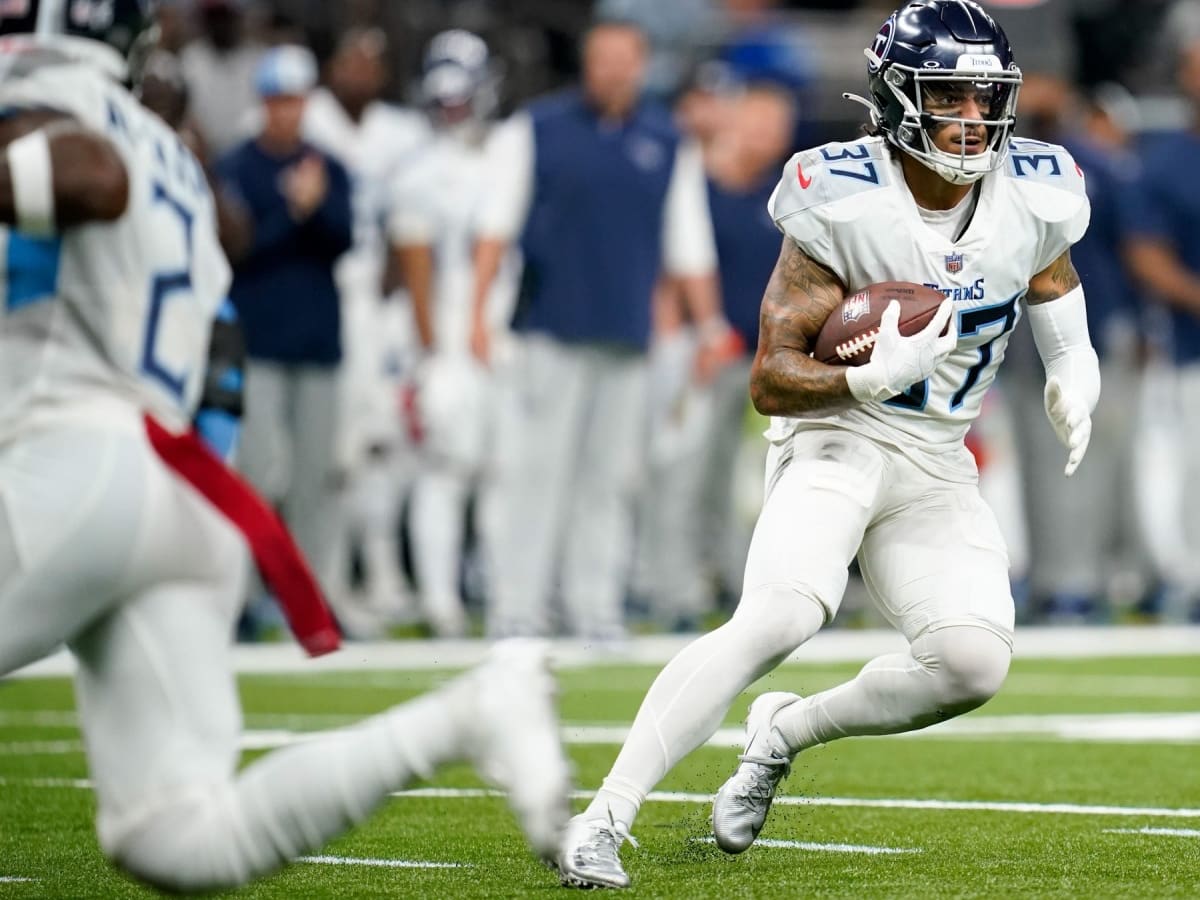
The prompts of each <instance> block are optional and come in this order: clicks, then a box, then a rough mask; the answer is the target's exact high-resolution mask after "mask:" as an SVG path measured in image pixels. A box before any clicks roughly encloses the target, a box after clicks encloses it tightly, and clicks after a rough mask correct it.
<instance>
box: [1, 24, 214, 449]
mask: <svg viewBox="0 0 1200 900" xmlns="http://www.w3.org/2000/svg"><path fill="white" fill-rule="evenodd" d="M0 108H2V109H5V110H19V109H26V108H28V109H54V110H60V111H62V112H64V113H66V114H69V115H71V116H73V117H75V118H76V119H77V120H78V121H79V122H81V123H82V124H84V125H86V126H88V127H90V128H92V129H95V130H96V131H98V132H101V133H102V134H104V135H105V136H106V137H108V138H109V140H111V141H112V143H113V145H114V146H115V147H116V149H117V151H118V153H119V154H120V155H121V157H122V159H123V160H124V162H125V167H126V171H127V173H128V179H129V200H128V207H127V208H126V210H125V213H124V214H123V215H122V216H121V217H120V218H118V219H117V220H115V221H113V222H95V223H89V224H86V225H82V226H78V227H74V228H69V229H66V230H64V231H62V232H61V233H60V234H58V235H57V236H55V237H53V238H48V239H43V238H36V237H31V236H28V235H25V234H22V233H20V232H18V231H16V230H15V229H12V228H8V227H3V226H0V265H2V266H3V276H4V277H3V279H0V283H2V284H3V287H2V288H0V291H2V292H3V296H2V297H0V442H3V441H5V440H8V439H11V438H12V437H13V436H14V435H15V434H17V433H18V432H20V431H21V430H22V429H24V428H27V427H30V426H32V425H34V424H35V423H36V422H37V421H38V420H39V418H44V417H45V416H47V415H56V414H62V413H63V412H65V411H71V412H72V413H79V414H87V413H88V411H89V410H95V411H97V412H99V409H100V408H111V400H112V399H113V398H114V397H116V398H119V400H120V401H121V402H122V403H124V404H125V405H126V406H127V407H130V408H133V409H141V410H145V411H148V412H150V413H152V414H153V415H155V416H156V417H157V418H159V419H160V420H161V421H162V423H163V424H164V425H167V426H168V427H173V428H180V427H183V426H184V425H186V424H187V422H188V421H189V420H190V418H191V414H192V412H193V410H194V407H195V405H196V403H197V401H198V399H199V395H200V392H201V389H202V386H203V382H204V374H205V368H206V366H207V361H208V344H209V339H210V336H211V328H212V322H213V319H214V317H215V316H216V314H217V312H218V310H219V308H220V306H221V304H222V303H223V301H224V299H225V297H226V294H227V291H228V287H229V279H230V271H229V265H228V263H227V262H226V260H225V255H224V254H223V252H222V251H221V247H220V244H219V242H218V240H217V230H216V218H215V213H214V208H213V199H212V194H211V193H210V191H209V187H208V182H207V180H206V178H205V175H204V172H203V170H202V169H201V167H200V164H199V163H198V162H197V161H196V159H195V158H194V157H193V156H192V154H191V152H190V151H189V150H188V149H187V147H185V146H184V144H183V142H182V141H181V140H180V139H179V137H178V136H177V135H176V134H175V133H174V132H173V131H172V130H171V129H170V128H168V127H167V126H166V125H165V124H164V123H163V122H162V120H160V119H159V118H158V117H157V116H155V115H154V114H152V113H150V112H148V111H147V110H146V109H144V108H143V107H142V106H141V104H139V103H138V102H137V100H136V99H134V97H133V96H132V95H131V94H130V93H129V92H128V91H126V90H125V89H124V88H123V87H121V86H120V85H118V84H116V83H114V82H113V81H111V80H109V79H108V78H107V77H105V76H104V75H102V74H101V73H100V72H98V71H97V70H96V69H95V68H93V67H91V66H87V65H83V64H80V63H78V62H73V61H71V60H69V59H67V58H66V57H64V56H61V55H59V54H58V53H57V52H54V51H51V50H49V49H45V48H43V49H36V50H26V51H25V52H21V51H20V50H17V49H16V48H15V47H10V48H9V50H8V52H5V53H4V54H2V55H0Z"/></svg>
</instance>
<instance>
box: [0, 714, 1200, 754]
mask: <svg viewBox="0 0 1200 900" xmlns="http://www.w3.org/2000/svg"><path fill="white" fill-rule="evenodd" d="M48 719H54V716H52V715H51V714H50V713H49V712H40V711H37V710H30V711H26V712H24V713H17V712H13V713H11V714H9V715H8V716H7V717H3V716H0V728H4V727H23V726H31V725H34V723H36V722H38V721H42V720H48ZM247 720H248V721H249V722H251V723H259V722H261V723H262V724H268V723H279V725H281V726H283V725H287V726H290V727H276V728H251V729H248V730H247V731H244V732H243V733H242V735H241V737H240V744H239V746H240V747H241V749H243V750H270V749H273V748H275V747H284V746H288V745H290V744H296V743H300V742H302V741H307V740H311V739H312V738H314V737H318V736H319V735H320V734H321V731H317V730H306V729H317V728H329V727H331V726H336V725H341V724H349V723H350V722H352V721H354V718H353V717H346V718H342V717H337V716H329V715H312V716H306V715H285V716H270V715H264V716H248V717H247ZM55 721H57V720H55ZM64 721H65V720H64ZM628 734H629V726H628V725H607V724H583V723H576V724H572V723H565V724H564V725H563V729H562V735H563V740H564V741H566V742H567V743H568V744H585V745H608V746H612V745H618V744H621V743H623V742H624V741H625V738H626V736H627V735H628ZM894 737H897V738H901V739H904V740H922V739H938V738H945V739H963V738H970V739H985V738H987V739H997V738H1012V739H1022V738H1025V739H1028V738H1033V739H1048V740H1063V741H1090V742H1111V743H1131V744H1148V743H1193V742H1196V741H1200V712H1194V713H1095V714H1082V715H1074V714H1048V715H1014V716H981V715H970V716H963V717H962V718H958V719H951V720H950V721H948V722H942V723H940V724H938V725H934V726H933V727H931V728H926V729H924V730H922V731H914V732H909V733H908V734H903V735H895V736H894ZM744 740H745V732H744V730H743V729H742V728H740V727H730V728H722V729H720V730H718V731H717V732H716V734H714V735H713V736H712V737H711V738H710V739H709V740H708V742H707V746H709V747H721V748H740V747H741V746H742V743H743V741H744ZM81 752H83V745H82V743H81V742H79V741H78V740H75V739H63V740H35V741H9V742H0V756H30V755H55V754H71V753H81Z"/></svg>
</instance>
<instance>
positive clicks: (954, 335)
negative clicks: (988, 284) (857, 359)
mask: <svg viewBox="0 0 1200 900" xmlns="http://www.w3.org/2000/svg"><path fill="white" fill-rule="evenodd" d="M899 322H900V303H899V302H898V301H896V300H893V301H892V302H891V303H889V304H888V306H887V309H885V310H884V311H883V316H881V317H880V320H879V334H878V335H877V336H876V338H875V346H874V347H873V348H872V349H871V359H870V361H869V362H867V363H865V364H864V365H861V366H855V367H853V368H849V369H847V370H846V383H847V384H848V385H849V386H850V393H851V394H853V395H854V399H855V400H858V401H859V402H861V403H866V402H867V401H869V400H873V401H875V402H879V401H881V400H887V399H889V398H890V397H895V396H896V395H897V394H902V393H904V391H906V390H908V389H909V388H910V387H912V386H913V385H914V384H917V383H919V382H921V381H924V380H925V379H926V378H928V377H929V376H930V375H932V374H933V372H934V370H935V369H936V368H937V367H938V366H940V365H941V364H942V360H944V359H945V358H946V357H947V356H949V355H950V352H951V351H952V350H953V349H954V347H955V346H956V345H957V344H958V319H957V317H956V316H955V315H954V301H952V300H945V301H943V302H942V305H941V306H939V307H938V309H937V312H935V313H934V314H933V318H932V319H931V320H930V321H929V324H928V325H926V326H925V327H924V328H922V329H921V330H920V331H918V332H917V333H916V334H914V335H912V336H911V337H905V336H904V335H902V334H900V328H899ZM947 322H948V323H949V327H947V324H946V323H947ZM943 328H946V333H945V334H942V329H943Z"/></svg>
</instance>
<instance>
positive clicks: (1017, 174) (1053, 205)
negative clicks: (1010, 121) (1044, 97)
mask: <svg viewBox="0 0 1200 900" xmlns="http://www.w3.org/2000/svg"><path fill="white" fill-rule="evenodd" d="M1002 172H1003V175H1004V176H1005V177H1006V178H1008V179H1010V180H1011V181H1012V183H1013V184H1014V185H1015V186H1016V188H1017V190H1018V192H1019V193H1020V194H1021V195H1022V196H1023V197H1024V199H1025V203H1026V205H1027V206H1028V207H1029V210H1030V212H1032V213H1033V215H1034V216H1036V217H1037V218H1038V219H1041V220H1042V221H1044V222H1050V223H1056V222H1065V221H1068V220H1070V219H1074V218H1076V217H1077V216H1079V215H1080V213H1081V212H1083V211H1084V210H1086V209H1087V208H1088V197H1087V188H1086V184H1085V181H1084V177H1083V169H1081V168H1080V167H1079V165H1078V163H1076V162H1075V159H1074V157H1072V156H1071V154H1070V152H1068V151H1067V149H1066V148H1065V147H1062V146H1059V145H1058V144H1047V143H1044V142H1043V141H1034V140H1030V139H1028V138H1013V140H1012V143H1011V144H1010V145H1009V151H1008V158H1007V159H1006V160H1005V161H1004V167H1003V169H1002Z"/></svg>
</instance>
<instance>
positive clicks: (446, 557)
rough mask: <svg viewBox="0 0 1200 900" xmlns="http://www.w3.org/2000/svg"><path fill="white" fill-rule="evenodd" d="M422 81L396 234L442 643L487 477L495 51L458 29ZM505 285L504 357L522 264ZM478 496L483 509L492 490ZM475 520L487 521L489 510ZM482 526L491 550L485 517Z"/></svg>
mask: <svg viewBox="0 0 1200 900" xmlns="http://www.w3.org/2000/svg"><path fill="white" fill-rule="evenodd" d="M423 71H424V74H423V76H422V79H421V94H422V99H423V101H424V105H425V109H426V111H427V112H428V115H429V119H430V122H431V123H432V125H433V129H434V138H433V140H432V141H431V142H430V144H429V146H428V147H427V148H426V149H425V150H424V152H423V153H422V154H421V155H420V156H419V157H418V158H417V159H415V160H414V161H413V162H412V163H411V164H410V165H409V166H408V167H407V168H406V170H405V172H404V174H403V175H402V176H401V177H400V178H399V179H397V182H396V185H395V201H394V203H393V204H392V206H393V213H392V216H391V221H390V231H391V240H392V243H393V246H394V252H395V254H396V258H397V260H398V261H399V263H400V268H401V270H402V272H403V274H404V280H405V284H406V286H407V287H408V290H409V293H410V294H411V295H412V301H413V303H412V308H413V315H414V319H415V321H414V327H415V329H416V331H417V333H418V335H419V338H420V342H421V346H422V348H423V350H424V353H425V358H424V360H423V361H422V363H421V365H420V367H419V369H418V372H417V378H416V382H417V393H416V404H415V410H414V413H415V415H416V416H417V424H418V426H419V428H418V431H419V433H420V434H421V446H420V449H421V451H422V469H421V472H420V474H419V475H418V476H417V479H416V484H415V485H414V487H413V494H412V499H411V511H410V516H411V525H412V558H413V570H414V572H415V574H416V576H417V584H418V588H419V591H420V596H421V606H422V610H423V612H424V614H425V617H426V619H427V621H428V622H429V625H430V627H431V629H432V630H433V633H434V634H435V635H437V636H438V637H461V636H462V635H463V634H464V633H465V632H466V629H467V619H466V614H465V612H464V609H463V598H462V596H461V593H460V591H459V580H460V578H459V576H460V569H461V567H462V555H463V554H462V548H463V523H464V520H465V518H466V512H467V504H468V500H469V498H470V495H471V491H472V488H473V487H474V486H475V485H476V484H477V483H479V482H480V481H481V480H482V479H485V478H486V477H487V475H488V472H487V471H486V470H487V468H488V466H487V463H488V461H489V451H488V445H489V440H488V438H489V433H490V431H491V430H492V429H491V423H492V418H493V417H492V415H491V410H492V409H493V408H494V406H495V403H496V398H495V397H494V396H492V393H493V391H492V389H493V387H494V383H493V381H492V374H491V373H490V372H489V371H488V369H487V368H486V367H485V366H484V365H483V364H482V363H480V362H479V361H478V360H477V359H476V358H475V357H474V356H473V355H472V353H471V346H470V339H471V322H472V319H471V315H472V307H471V305H472V299H473V296H474V294H473V291H474V269H473V262H472V260H473V254H474V251H475V241H476V231H477V227H478V226H477V222H478V218H479V207H480V202H481V199H482V198H484V197H486V196H487V194H488V191H489V189H490V187H491V181H492V179H493V178H494V177H495V173H494V172H493V171H492V170H490V169H489V168H488V166H487V156H486V153H485V147H486V143H487V140H488V138H489V135H490V134H491V132H492V127H493V126H492V114H493V112H494V110H495V107H496V101H497V99H498V97H497V87H498V85H497V77H496V74H495V71H494V66H493V65H492V63H491V62H490V59H489V53H488V48H487V44H486V43H484V41H483V39H482V38H480V37H479V36H478V35H476V34H473V33H471V32H469V31H465V30H463V29H460V28H455V29H451V30H449V31H443V32H441V33H440V34H437V35H435V36H434V37H433V39H432V40H430V42H429V46H428V47H427V48H426V50H425V59H424V65H423ZM498 274H499V277H498V278H497V279H496V281H495V282H494V283H493V286H492V290H491V294H490V296H489V299H488V304H487V315H488V317H489V321H488V326H489V334H490V336H491V341H492V343H493V345H494V346H495V349H496V351H497V352H496V354H495V355H496V356H497V357H501V356H503V353H502V352H500V348H501V347H503V346H504V331H505V329H506V328H507V323H508V321H509V319H510V318H511V317H512V310H513V304H514V302H515V299H516V290H517V276H518V269H517V266H516V265H515V260H514V259H512V258H511V257H510V258H508V259H506V260H505V264H504V265H503V267H502V270H501V272H500V273H498ZM496 362H499V359H497V360H496ZM479 486H480V488H481V491H480V495H481V496H480V499H481V500H484V501H485V498H486V493H487V490H486V488H487V486H486V484H480V485H479ZM478 508H479V509H480V511H481V513H484V512H485V510H486V502H481V503H480V504H478ZM477 519H478V521H479V524H480V528H479V529H477V530H478V532H479V534H480V537H481V539H482V540H483V541H484V542H486V541H487V539H488V533H489V532H488V524H489V523H488V521H487V520H488V517H487V516H486V515H485V514H481V515H479V516H478V517H477ZM484 556H486V554H484Z"/></svg>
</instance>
